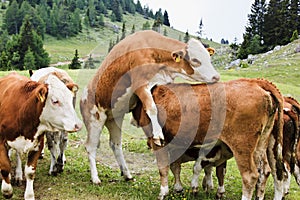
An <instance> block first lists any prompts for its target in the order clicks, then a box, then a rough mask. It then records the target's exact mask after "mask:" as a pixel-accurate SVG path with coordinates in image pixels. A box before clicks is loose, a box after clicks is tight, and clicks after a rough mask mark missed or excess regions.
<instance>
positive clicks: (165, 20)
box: [163, 10, 170, 26]
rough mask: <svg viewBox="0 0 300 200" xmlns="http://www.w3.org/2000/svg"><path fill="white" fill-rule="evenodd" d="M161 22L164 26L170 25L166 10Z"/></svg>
mask: <svg viewBox="0 0 300 200" xmlns="http://www.w3.org/2000/svg"><path fill="white" fill-rule="evenodd" d="M163 24H164V25H166V26H170V21H169V15H168V12H167V11H166V10H165V12H164V22H163Z"/></svg>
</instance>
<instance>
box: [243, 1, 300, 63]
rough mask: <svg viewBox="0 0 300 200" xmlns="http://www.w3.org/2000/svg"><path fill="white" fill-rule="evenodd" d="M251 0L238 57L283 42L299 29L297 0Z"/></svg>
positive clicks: (299, 2)
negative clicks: (252, 1)
mask: <svg viewBox="0 0 300 200" xmlns="http://www.w3.org/2000/svg"><path fill="white" fill-rule="evenodd" d="M266 2H267V1H266V0H255V1H254V3H253V5H252V7H251V14H250V15H248V20H249V25H248V26H247V27H246V33H245V34H244V41H243V43H242V44H241V48H240V50H239V53H238V57H239V58H246V57H247V56H248V55H249V54H257V53H262V52H265V51H268V50H270V49H272V48H274V47H275V46H277V45H285V44H287V43H289V42H290V41H291V39H292V38H293V34H294V31H295V30H297V31H298V32H299V28H300V15H299V10H300V6H299V4H300V1H299V0H270V1H268V4H267V3H266Z"/></svg>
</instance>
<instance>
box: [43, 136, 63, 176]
mask: <svg viewBox="0 0 300 200" xmlns="http://www.w3.org/2000/svg"><path fill="white" fill-rule="evenodd" d="M59 134H60V133H58V132H56V133H53V132H46V138H47V146H48V149H49V151H50V154H51V155H50V158H51V162H50V169H49V175H52V176H56V175H57V167H56V165H57V163H56V158H57V157H58V155H59V148H58V137H59Z"/></svg>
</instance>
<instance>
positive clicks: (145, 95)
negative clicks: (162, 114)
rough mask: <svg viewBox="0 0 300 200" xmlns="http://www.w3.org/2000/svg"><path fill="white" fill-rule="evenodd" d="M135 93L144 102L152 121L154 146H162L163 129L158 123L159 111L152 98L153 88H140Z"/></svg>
mask: <svg viewBox="0 0 300 200" xmlns="http://www.w3.org/2000/svg"><path fill="white" fill-rule="evenodd" d="M135 93H136V95H137V96H138V97H139V98H140V100H141V101H142V103H143V106H144V110H145V111H146V113H147V115H148V117H149V118H150V120H151V124H152V134H153V141H154V144H156V145H158V146H161V145H162V144H161V140H164V135H163V132H162V128H161V126H160V125H159V123H158V117H157V114H158V111H157V107H156V105H155V102H154V100H153V98H152V94H151V88H148V87H146V86H145V87H140V88H139V89H137V90H136V92H135Z"/></svg>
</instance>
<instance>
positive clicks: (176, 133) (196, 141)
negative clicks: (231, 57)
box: [133, 79, 287, 200]
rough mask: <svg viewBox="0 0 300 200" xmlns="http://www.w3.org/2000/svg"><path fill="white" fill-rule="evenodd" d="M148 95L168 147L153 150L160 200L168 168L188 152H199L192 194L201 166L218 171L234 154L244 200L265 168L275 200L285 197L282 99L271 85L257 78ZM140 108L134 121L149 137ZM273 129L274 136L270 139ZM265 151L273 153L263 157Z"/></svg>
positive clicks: (174, 86) (147, 123)
mask: <svg viewBox="0 0 300 200" xmlns="http://www.w3.org/2000/svg"><path fill="white" fill-rule="evenodd" d="M152 95H153V99H154V101H155V103H156V105H157V107H158V108H159V109H158V110H159V111H158V113H159V114H158V115H159V122H160V124H161V126H162V127H163V132H164V136H165V138H166V142H167V143H168V144H167V145H166V146H165V147H163V148H157V146H155V145H153V146H154V147H155V148H156V149H155V150H156V151H155V154H156V157H157V163H158V167H159V171H160V175H161V191H160V194H159V198H160V199H163V198H164V197H165V196H166V195H167V194H168V190H169V189H168V169H169V164H170V163H173V162H176V161H177V160H178V159H180V158H181V156H182V155H183V154H184V153H185V152H186V151H189V150H191V149H192V148H198V149H200V150H199V152H198V153H197V154H196V155H190V157H196V158H197V160H196V162H195V165H194V174H193V178H192V181H191V186H192V188H193V191H194V192H196V191H197V189H198V178H199V174H200V171H201V169H202V168H203V167H205V162H207V163H214V164H215V165H216V166H218V165H219V164H221V163H223V162H224V160H226V159H228V158H230V157H231V155H230V154H231V152H232V154H233V156H234V157H235V160H236V163H237V166H238V168H239V171H240V174H241V176H242V181H243V195H242V199H243V200H246V199H249V200H250V199H251V197H252V194H253V191H254V189H255V185H256V183H257V180H258V178H259V173H258V170H257V169H258V168H260V170H261V172H262V173H265V172H266V173H267V172H269V170H270V168H269V166H270V167H271V169H272V170H271V171H272V175H273V177H274V182H275V196H274V199H276V200H279V199H281V198H282V197H283V182H285V181H287V180H286V179H284V173H286V171H287V170H286V168H285V167H284V165H283V161H282V151H281V149H282V129H283V120H282V118H283V112H282V110H283V99H282V96H281V94H280V92H279V91H278V89H277V88H276V87H275V86H274V85H273V84H271V83H270V82H268V81H266V80H260V79H239V80H234V81H229V82H224V83H215V84H211V85H205V84H202V85H201V84H200V85H199V84H198V85H189V84H168V85H164V86H157V87H156V88H154V89H153V91H152ZM139 107H140V106H137V107H136V109H137V110H134V111H133V116H134V118H135V119H136V120H137V122H136V123H137V124H138V125H139V126H142V127H143V130H144V131H145V133H146V135H147V136H148V137H150V138H151V136H152V126H151V124H150V120H149V118H148V116H147V115H146V114H145V112H144V111H143V109H141V107H140V109H138V108H139ZM276 117H277V118H278V120H277V121H276V124H275V123H274V122H275V118H276ZM273 126H274V127H277V129H276V130H277V132H276V133H272V135H271V132H272V129H273ZM274 135H276V137H273V136H274ZM150 143H151V142H150ZM268 148H269V149H273V150H274V151H268V155H267V149H268ZM212 150H213V151H212ZM194 152H195V151H194ZM224 152H228V153H225V154H224ZM194 154H195V153H194ZM169 156H170V157H169ZM222 159H223V161H222ZM220 161H221V162H220ZM218 162H220V163H218ZM175 189H176V187H175Z"/></svg>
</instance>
